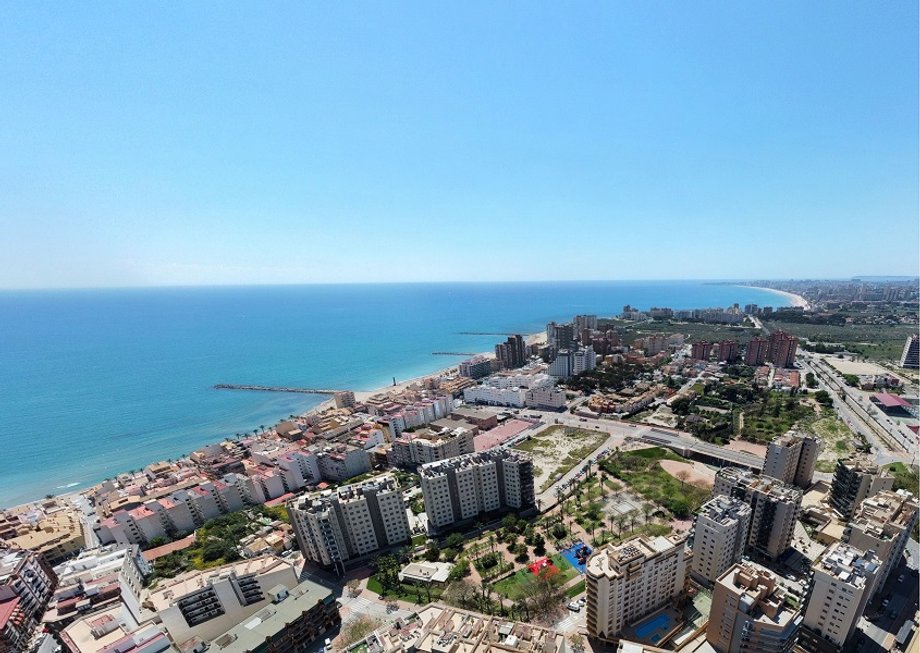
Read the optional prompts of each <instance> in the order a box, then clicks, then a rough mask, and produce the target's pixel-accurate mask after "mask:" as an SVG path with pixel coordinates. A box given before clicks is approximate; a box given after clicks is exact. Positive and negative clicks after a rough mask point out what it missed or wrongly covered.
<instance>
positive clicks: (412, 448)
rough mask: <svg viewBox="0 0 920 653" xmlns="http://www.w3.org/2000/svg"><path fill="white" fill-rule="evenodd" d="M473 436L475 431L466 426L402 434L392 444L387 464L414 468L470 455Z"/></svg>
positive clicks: (473, 447) (472, 446) (472, 448)
mask: <svg viewBox="0 0 920 653" xmlns="http://www.w3.org/2000/svg"><path fill="white" fill-rule="evenodd" d="M474 433H475V430H474V429H472V428H469V427H465V426H458V427H456V428H453V429H450V430H447V429H445V430H442V431H433V430H424V431H416V432H414V433H403V434H402V435H401V436H400V437H399V438H398V439H397V440H394V441H393V447H392V449H391V450H390V462H391V464H393V465H394V466H395V467H416V466H418V465H424V464H427V463H433V462H436V461H438V460H445V459H446V458H454V457H456V456H463V455H466V454H469V453H473V451H475V445H474V440H473V437H474V436H473V434H474Z"/></svg>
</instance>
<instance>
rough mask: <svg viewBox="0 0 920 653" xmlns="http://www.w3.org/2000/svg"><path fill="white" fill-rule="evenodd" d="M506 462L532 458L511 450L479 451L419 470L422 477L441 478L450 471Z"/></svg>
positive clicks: (428, 465)
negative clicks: (501, 461)
mask: <svg viewBox="0 0 920 653" xmlns="http://www.w3.org/2000/svg"><path fill="white" fill-rule="evenodd" d="M500 460H505V461H509V462H525V461H530V457H529V456H528V455H526V454H525V453H523V452H520V451H513V450H511V449H487V450H486V451H477V452H476V453H469V454H466V455H463V456H456V457H454V458H448V459H446V460H438V461H436V462H433V463H426V464H424V465H422V466H421V467H420V468H419V474H420V475H421V476H428V477H434V476H440V475H441V474H442V473H444V472H446V471H447V470H448V469H467V468H471V467H475V466H477V465H485V464H489V463H494V462H498V461H500Z"/></svg>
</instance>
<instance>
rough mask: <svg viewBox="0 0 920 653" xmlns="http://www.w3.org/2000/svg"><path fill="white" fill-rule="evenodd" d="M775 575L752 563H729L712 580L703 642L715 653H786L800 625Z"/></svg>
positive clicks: (799, 614) (794, 610) (797, 616)
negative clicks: (707, 621) (728, 565)
mask: <svg viewBox="0 0 920 653" xmlns="http://www.w3.org/2000/svg"><path fill="white" fill-rule="evenodd" d="M786 596H787V592H786V590H785V589H784V588H783V587H781V586H780V584H779V582H778V578H777V577H776V576H775V575H774V574H773V572H771V571H770V570H768V569H767V568H765V567H761V566H760V565H758V564H755V563H753V562H743V563H740V564H736V565H732V566H731V567H729V569H727V570H726V571H725V573H723V574H722V575H721V576H720V577H719V578H718V579H717V581H716V584H715V587H714V588H713V593H712V607H711V609H710V611H709V624H708V625H707V627H706V641H707V642H708V643H709V645H710V646H712V648H714V649H715V650H716V651H717V653H745V652H747V651H757V652H758V653H788V652H789V651H791V650H792V647H793V644H794V643H795V638H796V635H797V633H798V632H799V627H800V626H801V624H802V614H801V612H800V611H799V610H798V609H797V608H795V607H793V606H792V605H791V604H789V603H787V601H786Z"/></svg>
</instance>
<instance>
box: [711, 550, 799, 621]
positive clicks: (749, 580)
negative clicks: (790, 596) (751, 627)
mask: <svg viewBox="0 0 920 653" xmlns="http://www.w3.org/2000/svg"><path fill="white" fill-rule="evenodd" d="M716 583H717V586H718V585H721V586H722V587H724V588H727V589H728V591H729V592H730V593H731V594H734V595H735V596H737V597H738V610H740V611H741V612H744V613H745V614H747V615H749V617H750V618H751V619H753V620H754V621H756V622H762V623H765V624H771V625H774V626H780V627H785V626H786V624H788V623H789V622H790V621H791V620H793V619H794V618H795V617H796V616H798V614H799V611H798V609H793V608H791V607H790V606H788V605H787V603H786V590H785V589H784V588H783V587H781V586H780V584H779V583H778V579H777V577H776V576H775V575H774V574H773V572H771V571H770V570H769V569H767V568H766V567H762V566H760V565H758V564H756V563H753V562H749V561H745V562H741V563H738V564H736V565H733V566H732V567H730V568H729V569H728V570H727V571H726V572H725V573H724V574H722V576H720V577H719V580H718V581H716ZM717 591H718V589H717Z"/></svg>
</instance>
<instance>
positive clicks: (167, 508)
mask: <svg viewBox="0 0 920 653" xmlns="http://www.w3.org/2000/svg"><path fill="white" fill-rule="evenodd" d="M249 502H250V501H249V500H248V497H247V493H246V492H245V491H244V490H243V489H241V487H240V485H239V483H225V482H224V481H213V482H212V481H208V482H206V483H201V484H200V485H196V486H194V487H191V488H189V489H188V490H177V491H176V492H173V493H172V494H171V495H169V496H168V497H163V498H161V499H156V500H153V501H148V502H147V503H144V504H142V505H140V506H137V507H136V508H133V509H131V510H118V511H116V512H115V513H113V514H112V515H111V516H110V517H107V518H106V519H103V520H102V521H100V522H98V523H96V524H94V525H93V532H94V533H95V534H96V537H97V538H98V539H99V543H100V544H111V543H113V542H115V543H118V544H122V545H128V544H141V545H145V544H149V543H150V541H151V540H153V539H154V538H157V537H163V538H170V537H175V536H178V535H182V534H187V533H191V532H192V531H194V530H195V529H196V528H197V527H199V526H201V525H202V524H204V523H205V522H206V521H208V520H211V519H214V518H215V517H220V516H221V515H224V514H226V513H228V512H234V511H237V510H242V508H243V506H244V505H246V503H249Z"/></svg>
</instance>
